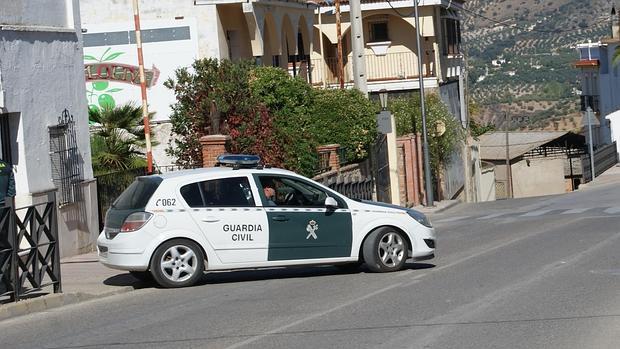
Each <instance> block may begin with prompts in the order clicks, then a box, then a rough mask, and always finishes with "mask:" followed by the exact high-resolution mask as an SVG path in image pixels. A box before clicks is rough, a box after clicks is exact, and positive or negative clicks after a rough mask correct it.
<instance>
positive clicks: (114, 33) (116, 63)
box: [83, 19, 198, 121]
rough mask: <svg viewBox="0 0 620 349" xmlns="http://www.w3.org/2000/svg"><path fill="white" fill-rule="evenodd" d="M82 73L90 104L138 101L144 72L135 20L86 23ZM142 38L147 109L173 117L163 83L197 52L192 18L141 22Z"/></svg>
mask: <svg viewBox="0 0 620 349" xmlns="http://www.w3.org/2000/svg"><path fill="white" fill-rule="evenodd" d="M84 27H85V29H86V30H87V32H86V33H85V34H84V35H83V37H84V76H85V82H86V99H87V100H88V105H89V108H91V109H100V108H102V107H104V106H110V107H114V106H118V105H122V104H125V103H135V104H136V105H140V104H141V101H142V96H141V92H140V74H139V69H138V54H137V48H136V44H135V32H134V31H133V30H132V28H133V23H130V22H128V23H122V24H98V25H89V24H85V25H84ZM142 42H143V53H144V68H145V77H146V85H147V96H148V104H149V111H150V112H154V113H155V115H154V117H153V120H154V121H166V120H169V118H170V112H171V109H170V105H171V104H173V103H174V102H175V97H174V93H173V91H171V90H169V89H167V88H166V87H165V86H164V82H165V81H166V80H167V79H168V78H169V77H172V76H173V75H174V71H175V70H176V69H178V68H180V67H186V66H190V65H191V64H192V63H193V62H194V60H195V59H196V58H197V56H198V40H197V35H196V25H195V23H194V20H193V19H183V20H171V21H143V22H142Z"/></svg>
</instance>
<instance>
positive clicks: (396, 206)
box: [358, 200, 421, 213]
mask: <svg viewBox="0 0 620 349" xmlns="http://www.w3.org/2000/svg"><path fill="white" fill-rule="evenodd" d="M358 202H361V203H362V204H366V205H372V206H380V207H386V208H392V209H395V210H400V211H405V212H406V211H413V212H417V213H421V212H419V211H416V210H414V209H412V208H407V207H402V206H398V205H394V204H388V203H385V202H378V201H370V200H361V201H358Z"/></svg>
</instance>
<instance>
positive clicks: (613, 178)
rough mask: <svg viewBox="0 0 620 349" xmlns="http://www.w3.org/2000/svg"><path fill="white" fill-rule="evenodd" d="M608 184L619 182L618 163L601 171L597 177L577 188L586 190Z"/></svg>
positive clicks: (619, 170)
mask: <svg viewBox="0 0 620 349" xmlns="http://www.w3.org/2000/svg"><path fill="white" fill-rule="evenodd" d="M608 184H620V164H616V165H615V166H614V167H612V168H610V169H609V170H607V171H605V172H603V173H602V174H600V175H599V176H598V177H596V178H594V180H593V181H592V182H589V183H586V184H582V185H580V186H579V190H588V189H592V188H596V187H600V186H603V185H608Z"/></svg>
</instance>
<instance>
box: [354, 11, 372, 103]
mask: <svg viewBox="0 0 620 349" xmlns="http://www.w3.org/2000/svg"><path fill="white" fill-rule="evenodd" d="M349 9H350V12H349V14H350V17H351V38H352V40H353V43H352V49H353V82H354V83H355V88H357V89H358V90H360V91H362V93H363V94H364V95H368V86H367V83H366V59H365V58H364V30H363V26H362V4H361V1H360V0H350V1H349Z"/></svg>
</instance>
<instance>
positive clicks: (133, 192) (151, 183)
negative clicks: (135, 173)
mask: <svg viewBox="0 0 620 349" xmlns="http://www.w3.org/2000/svg"><path fill="white" fill-rule="evenodd" d="M161 182H162V179H161V178H160V177H140V178H137V179H136V180H135V181H134V182H133V183H131V185H130V186H129V187H128V188H127V189H125V191H123V193H122V194H121V195H120V196H119V197H118V199H116V201H114V203H113V204H112V207H113V208H116V209H119V210H133V209H142V208H144V207H146V204H147V203H148V202H149V199H150V198H151V196H153V193H155V190H157V187H159V184H160V183H161Z"/></svg>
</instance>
